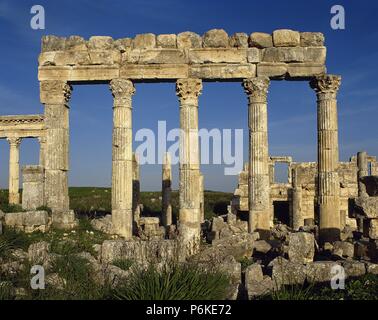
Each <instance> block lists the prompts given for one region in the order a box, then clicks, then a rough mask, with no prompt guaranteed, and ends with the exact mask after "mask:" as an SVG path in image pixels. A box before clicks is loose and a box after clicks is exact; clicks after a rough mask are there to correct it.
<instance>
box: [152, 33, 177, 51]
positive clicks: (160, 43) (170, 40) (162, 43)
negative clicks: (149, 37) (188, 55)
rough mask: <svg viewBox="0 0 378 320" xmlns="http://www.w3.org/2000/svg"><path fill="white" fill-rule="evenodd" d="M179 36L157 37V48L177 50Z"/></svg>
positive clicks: (163, 35)
mask: <svg viewBox="0 0 378 320" xmlns="http://www.w3.org/2000/svg"><path fill="white" fill-rule="evenodd" d="M176 40H177V36H176V35H175V34H159V35H158V36H157V37H156V46H157V47H158V48H176V47H177V41H176Z"/></svg>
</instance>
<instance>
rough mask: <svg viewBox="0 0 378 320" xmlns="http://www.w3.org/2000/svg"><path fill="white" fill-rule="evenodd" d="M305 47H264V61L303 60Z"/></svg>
mask: <svg viewBox="0 0 378 320" xmlns="http://www.w3.org/2000/svg"><path fill="white" fill-rule="evenodd" d="M304 60H305V57H304V48H302V47H294V48H291V47H288V48H286V47H278V48H276V47H272V48H266V49H264V53H263V60H262V61H264V62H303V61H304Z"/></svg>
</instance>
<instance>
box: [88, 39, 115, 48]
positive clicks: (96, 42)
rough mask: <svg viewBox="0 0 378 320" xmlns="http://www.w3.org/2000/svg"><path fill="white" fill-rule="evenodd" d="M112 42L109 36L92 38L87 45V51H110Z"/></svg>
mask: <svg viewBox="0 0 378 320" xmlns="http://www.w3.org/2000/svg"><path fill="white" fill-rule="evenodd" d="M113 43H114V40H113V38H112V37H109V36H93V37H90V38H89V41H88V43H87V46H88V49H92V50H110V49H112V48H113Z"/></svg>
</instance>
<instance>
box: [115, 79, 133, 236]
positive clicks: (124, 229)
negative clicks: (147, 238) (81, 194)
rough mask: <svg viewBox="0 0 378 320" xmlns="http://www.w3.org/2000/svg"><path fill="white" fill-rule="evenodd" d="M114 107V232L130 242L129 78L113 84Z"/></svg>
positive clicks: (131, 188) (131, 88) (131, 162)
mask: <svg viewBox="0 0 378 320" xmlns="http://www.w3.org/2000/svg"><path fill="white" fill-rule="evenodd" d="M110 88H111V91H112V94H113V97H114V104H113V152H112V222H113V229H114V232H115V233H116V234H118V235H120V236H122V237H124V238H126V239H130V238H131V237H132V226H133V156H132V101H131V97H132V95H133V94H134V93H135V88H134V85H133V83H132V82H131V81H130V80H128V79H114V80H112V81H111V82H110Z"/></svg>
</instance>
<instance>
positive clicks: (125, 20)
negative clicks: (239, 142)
mask: <svg viewBox="0 0 378 320" xmlns="http://www.w3.org/2000/svg"><path fill="white" fill-rule="evenodd" d="M35 4H40V5H43V6H44V8H45V11H46V29H45V30H38V31H35V30H32V29H31V28H30V19H31V17H32V15H31V14H30V8H31V7H32V5H35ZM334 4H342V5H343V6H344V8H345V11H346V29H345V30H333V29H331V27H330V19H331V14H330V8H331V6H332V5H334ZM377 13H378V2H376V1H352V0H351V1H337V2H334V1H324V0H323V1H317V2H316V4H314V3H313V2H308V1H303V0H302V1H272V0H266V1H253V0H249V1H242V0H233V1H225V0H217V1H210V0H202V1H180V0H159V1H156V0H138V1H137V0H131V1H130V0H124V1H115V0H113V1H99V0H98V1H93V0H92V1H89V0H82V1H80V0H75V1H71V0H68V1H38V2H37V1H26V0H25V1H9V0H0V39H1V40H0V70H1V71H0V114H1V115H6V114H34V113H43V107H42V105H41V104H40V102H39V89H38V88H39V86H38V80H37V66H38V64H37V59H38V55H39V52H40V38H41V36H43V35H45V34H55V35H60V36H69V35H81V36H83V37H85V38H89V37H90V36H92V35H109V36H112V37H113V38H123V37H133V36H135V35H136V34H138V33H145V32H152V33H155V34H160V33H179V32H182V31H187V30H190V31H194V32H197V33H199V34H203V33H204V32H206V31H207V30H209V29H212V28H223V29H225V30H226V31H227V32H228V33H229V34H230V35H231V34H232V33H234V32H246V33H248V34H249V33H251V32H254V31H262V32H272V31H273V30H275V29H280V28H290V29H294V30H299V31H320V32H323V33H324V34H325V37H326V46H327V49H328V52H327V69H328V73H335V74H340V75H341V76H342V87H341V89H340V93H339V140H340V159H341V160H342V161H346V160H348V158H349V157H350V156H351V155H353V154H355V153H356V152H357V151H359V150H366V151H368V153H369V154H372V155H378V143H377V142H378V127H377V119H378V103H377V101H378V90H377V77H376V72H377V61H378V26H377V22H376V16H377ZM136 89H137V92H136V95H135V96H134V114H133V117H134V118H133V121H134V131H135V130H137V129H140V128H151V129H153V130H156V129H157V121H158V120H166V121H167V126H168V129H170V128H175V127H177V126H178V124H179V122H178V120H179V110H178V101H177V97H176V95H175V89H174V84H137V86H136ZM70 105H71V113H70V124H71V154H70V160H71V171H70V174H69V181H70V185H73V186H109V185H110V176H111V131H112V97H111V94H110V91H109V89H108V86H106V85H95V86H75V87H74V92H73V96H72V100H71V103H70ZM199 121H200V128H208V129H211V128H230V129H236V128H242V129H244V130H245V132H244V133H245V134H244V146H245V147H244V158H245V159H247V152H248V151H247V150H248V149H247V139H248V134H247V100H246V97H245V94H244V92H243V90H242V88H241V86H240V84H239V83H205V84H204V89H203V93H202V95H201V97H200V109H199ZM269 144H270V154H271V155H291V156H292V157H293V158H294V160H295V161H315V160H316V98H315V94H314V92H313V91H312V90H311V89H310V88H309V86H308V83H307V82H284V81H274V82H272V84H271V86H270V92H269ZM135 146H136V145H135ZM135 146H134V147H135ZM8 153H9V146H8V143H7V142H6V141H4V140H2V141H0V186H1V187H6V186H7V181H8ZM37 162H38V143H37V142H36V141H35V140H34V139H29V140H24V141H23V143H22V145H21V164H22V165H25V164H36V163H37ZM223 170H224V166H222V165H204V166H202V171H203V172H204V174H205V184H206V189H212V190H226V191H231V190H233V189H234V188H235V186H236V183H237V177H235V176H224V174H223ZM141 175H142V178H141V185H142V189H143V190H159V189H160V186H161V168H160V166H159V165H144V166H143V167H142V169H141ZM177 180H178V172H177V168H174V187H177V182H178V181H177Z"/></svg>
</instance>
